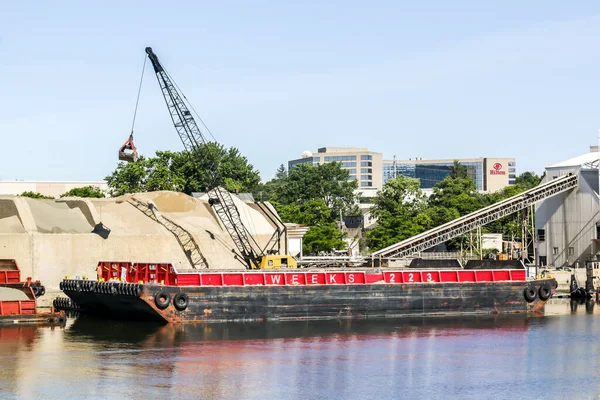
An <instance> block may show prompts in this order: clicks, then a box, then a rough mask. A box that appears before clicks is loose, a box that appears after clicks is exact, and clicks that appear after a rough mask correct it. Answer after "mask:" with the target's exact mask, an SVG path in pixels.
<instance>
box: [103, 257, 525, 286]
mask: <svg viewBox="0 0 600 400" xmlns="http://www.w3.org/2000/svg"><path fill="white" fill-rule="evenodd" d="M98 266H99V267H101V268H102V279H104V280H105V281H108V280H119V281H123V282H130V283H140V282H141V283H156V284H164V285H167V286H257V285H258V286H269V285H290V286H298V285H302V286H303V285H364V284H377V283H383V284H413V283H450V282H455V283H463V282H500V281H525V280H526V272H525V270H524V269H498V270H462V269H457V270H410V269H409V270H389V271H382V270H372V271H371V270H368V271H365V270H360V271H358V270H352V271H339V270H337V271H311V270H304V271H303V270H285V271H284V270H269V271H223V272H212V271H211V272H182V273H179V272H177V270H176V269H175V267H173V265H172V264H170V263H131V262H107V261H102V262H100V263H98Z"/></svg>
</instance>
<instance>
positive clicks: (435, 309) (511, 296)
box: [65, 279, 556, 323]
mask: <svg viewBox="0 0 600 400" xmlns="http://www.w3.org/2000/svg"><path fill="white" fill-rule="evenodd" d="M544 284H546V287H548V286H550V287H552V289H553V290H554V288H555V287H556V281H555V280H553V279H547V280H537V281H532V282H526V281H506V282H472V283H470V282H457V283H438V282H435V283H419V284H410V285H409V284H400V285H389V284H365V285H315V286H293V285H290V286H262V285H257V286H237V287H232V286H230V287H227V286H212V287H211V286H163V285H153V284H144V285H141V288H142V290H141V293H140V294H139V296H138V295H136V294H129V293H131V292H133V291H125V290H124V291H122V292H121V293H114V292H113V293H109V294H106V293H97V292H89V291H83V292H80V291H74V290H65V294H67V295H68V296H69V297H70V298H71V299H72V300H73V301H74V302H75V303H76V304H77V306H78V309H79V310H80V311H81V312H82V313H87V314H95V315H100V316H103V317H109V318H122V319H130V320H154V321H161V322H165V323H185V322H205V323H210V322H232V321H269V320H274V321H277V320H308V319H371V318H396V317H403V316H436V315H440V316H442V315H486V314H487V315H489V314H514V313H541V312H542V310H543V305H544V304H545V303H546V301H547V300H540V298H539V296H536V298H535V299H534V300H533V301H531V302H527V301H526V299H525V296H524V292H525V289H526V288H528V287H531V288H532V289H533V290H534V291H535V292H536V293H537V292H538V291H539V290H540V287H542V285H544ZM117 285H119V284H117ZM120 285H124V284H120ZM125 285H126V284H125ZM125 292H128V294H124V293H125ZM161 292H162V293H163V294H167V295H168V298H169V303H168V306H166V307H165V308H164V309H161V308H159V307H158V306H157V301H156V297H157V294H159V293H161ZM177 293H185V294H186V295H187V296H188V298H189V303H188V304H187V306H186V307H185V309H183V310H178V309H177V308H176V307H175V305H174V304H173V298H174V296H175V295H176V294H177Z"/></svg>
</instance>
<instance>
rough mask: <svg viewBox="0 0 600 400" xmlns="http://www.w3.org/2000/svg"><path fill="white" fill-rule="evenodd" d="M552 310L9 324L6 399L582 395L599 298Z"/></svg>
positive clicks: (596, 387) (594, 382)
mask: <svg viewBox="0 0 600 400" xmlns="http://www.w3.org/2000/svg"><path fill="white" fill-rule="evenodd" d="M546 312H547V315H546V316H545V317H541V318H540V317H536V318H532V317H529V318H527V317H510V318H507V317H502V318H491V317H490V318H477V319H472V318H469V319H467V318H453V319H411V320H395V321H377V322H366V321H358V322H356V321H355V322H347V321H345V322H338V321H330V322H291V323H273V324H249V325H239V324H227V325H208V326H202V325H198V326H192V325H184V326H156V325H145V324H141V325H140V324H131V323H122V322H106V321H98V320H93V319H89V318H83V317H80V318H76V319H71V320H70V321H69V324H68V325H67V326H66V327H65V328H64V329H63V328H54V329H52V328H47V327H39V328H36V327H8V328H2V329H0V366H1V367H2V368H1V369H0V398H1V399H13V398H19V399H63V398H64V399H67V398H68V399H78V398H79V399H84V398H85V399H142V398H145V399H147V398H151V399H286V400H294V399H378V400H383V399H399V398H418V399H419V398H421V399H430V398H461V399H480V398H486V399H489V398H493V399H518V398H528V399H542V398H543V399H564V398H570V397H572V396H576V397H577V398H578V399H587V398H596V396H597V395H598V394H600V379H598V378H600V368H599V367H600V365H599V363H600V315H599V314H600V304H599V305H594V304H588V306H587V307H586V305H585V304H582V305H579V306H577V307H576V308H575V307H572V306H571V304H570V303H568V302H566V301H561V300H553V304H549V305H547V306H546Z"/></svg>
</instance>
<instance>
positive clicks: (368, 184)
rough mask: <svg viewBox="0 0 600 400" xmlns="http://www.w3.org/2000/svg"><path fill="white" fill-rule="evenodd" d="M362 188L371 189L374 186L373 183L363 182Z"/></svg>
mask: <svg viewBox="0 0 600 400" xmlns="http://www.w3.org/2000/svg"><path fill="white" fill-rule="evenodd" d="M360 186H361V187H370V186H373V182H361V183H360Z"/></svg>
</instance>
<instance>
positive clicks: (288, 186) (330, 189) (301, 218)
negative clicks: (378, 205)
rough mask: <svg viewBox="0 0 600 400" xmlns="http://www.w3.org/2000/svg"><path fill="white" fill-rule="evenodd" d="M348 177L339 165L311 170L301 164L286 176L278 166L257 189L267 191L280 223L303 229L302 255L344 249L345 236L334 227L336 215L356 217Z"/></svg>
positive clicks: (354, 183)
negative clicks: (301, 225) (303, 227)
mask: <svg viewBox="0 0 600 400" xmlns="http://www.w3.org/2000/svg"><path fill="white" fill-rule="evenodd" d="M349 178H350V174H349V172H348V171H347V170H344V169H342V167H341V164H340V163H326V164H323V165H318V166H313V165H307V164H301V165H298V166H296V167H295V168H293V169H291V170H290V171H289V173H286V171H285V167H284V166H283V165H281V166H280V167H279V169H278V170H277V174H276V175H275V178H274V179H273V180H271V181H270V182H267V184H265V185H264V186H262V187H259V189H262V190H264V189H270V190H272V192H271V193H270V196H269V197H270V198H271V199H272V203H273V205H274V206H275V209H276V210H277V212H278V213H279V215H280V217H281V219H282V220H283V221H284V222H293V223H298V224H303V225H307V226H308V227H309V230H308V233H307V234H306V235H305V236H304V240H303V252H304V253H305V254H316V253H318V252H321V251H331V250H333V249H344V248H346V247H347V244H346V243H345V242H344V240H343V239H344V237H345V234H344V233H343V232H342V231H341V230H340V229H339V228H338V226H337V225H336V223H335V220H336V219H337V217H338V215H339V213H340V212H342V213H343V214H344V215H358V214H359V213H360V210H359V209H358V205H357V199H356V196H355V194H354V189H356V188H357V186H358V184H357V182H356V181H350V180H349Z"/></svg>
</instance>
